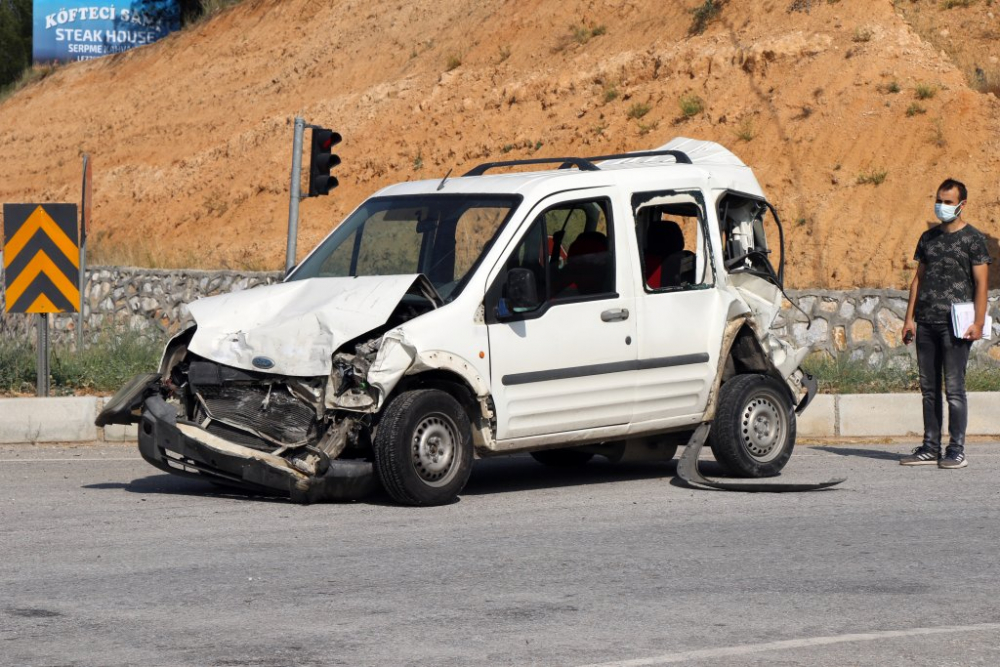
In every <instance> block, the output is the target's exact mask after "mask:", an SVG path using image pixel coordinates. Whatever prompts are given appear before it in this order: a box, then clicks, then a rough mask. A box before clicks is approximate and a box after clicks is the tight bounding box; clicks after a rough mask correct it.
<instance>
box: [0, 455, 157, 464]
mask: <svg viewBox="0 0 1000 667" xmlns="http://www.w3.org/2000/svg"><path fill="white" fill-rule="evenodd" d="M77 461H91V462H93V461H142V457H141V456H130V457H128V458H123V459H119V458H101V459H0V463H76V462H77Z"/></svg>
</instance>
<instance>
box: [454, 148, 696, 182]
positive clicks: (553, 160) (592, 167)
mask: <svg viewBox="0 0 1000 667" xmlns="http://www.w3.org/2000/svg"><path fill="white" fill-rule="evenodd" d="M667 155H669V156H670V157H672V158H674V159H675V160H676V161H677V164H691V158H690V157H688V155H687V153H684V152H683V151H670V150H662V151H638V152H636V153H614V154H611V155H595V156H594V157H540V158H532V159H530V160H504V161H502V162H484V163H483V164H481V165H479V166H476V167H473V168H472V169H470V170H469V171H467V172H465V173H464V174H462V177H463V178H464V177H465V176H482V175H483V174H485V173H486V172H487V171H488V170H490V169H495V168H497V167H519V166H522V165H527V164H558V165H559V169H569V168H570V167H576V168H577V169H579V170H580V171H600V170H601V168H600V167H598V166H597V165H596V164H594V162H598V161H601V160H623V159H628V158H635V157H661V156H667Z"/></svg>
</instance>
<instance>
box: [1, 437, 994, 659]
mask: <svg viewBox="0 0 1000 667" xmlns="http://www.w3.org/2000/svg"><path fill="white" fill-rule="evenodd" d="M906 450H907V447H904V446H903V445H873V444H849V445H848V444H845V445H837V446H826V447H800V448H799V449H798V450H797V451H796V454H795V455H794V456H793V457H792V461H791V463H790V464H789V466H788V468H787V469H786V474H785V475H783V477H785V478H786V479H788V480H807V479H820V480H822V479H827V478H830V477H834V476H842V475H846V476H847V477H848V481H847V482H846V483H845V484H844V485H842V487H841V488H839V489H837V490H832V491H824V492H815V493H806V494H780V495H779V494H743V493H732V492H720V491H696V490H691V489H688V488H684V487H683V486H681V485H680V483H679V482H678V481H677V480H675V478H674V473H675V463H666V464H654V465H648V466H637V465H633V466H612V465H609V464H602V463H596V464H591V465H590V466H588V467H587V468H585V469H584V470H582V471H576V472H568V473H566V472H563V473H559V472H552V471H550V470H548V469H545V468H543V467H541V466H539V465H538V464H536V463H534V462H533V461H532V460H531V459H530V458H527V457H523V456H521V457H513V458H507V459H500V460H493V461H481V462H478V463H477V464H476V468H475V471H474V473H473V477H472V480H471V482H470V484H469V487H468V488H467V490H466V493H465V494H464V495H463V496H462V498H461V500H460V501H459V502H458V503H455V504H453V505H450V506H447V507H440V508H430V509H410V508H401V507H395V506H392V505H391V504H389V503H388V502H387V501H385V500H384V499H381V500H380V499H375V500H374V501H372V502H369V503H356V504H340V505H314V506H309V507H303V506H296V505H291V504H289V503H287V502H284V501H280V500H274V499H266V498H253V497H240V496H233V495H223V494H219V493H218V492H217V490H216V489H214V487H211V486H209V485H208V484H205V483H202V482H200V481H197V480H186V479H182V478H175V477H171V476H168V475H165V474H162V473H160V472H159V471H158V470H156V469H154V468H152V467H150V466H148V465H146V464H145V463H144V462H143V461H141V460H140V459H138V456H137V453H136V452H135V451H134V449H133V448H131V447H125V446H109V445H94V446H78V447H29V446H22V447H9V446H8V447H0V663H2V664H3V665H108V666H111V665H170V666H174V665H199V666H200V665H215V666H223V665H255V666H272V665H296V666H299V665H301V666H309V665H352V666H354V665H455V666H466V665H555V666H565V667H579V666H582V665H600V666H601V667H610V666H611V665H623V666H631V667H638V666H640V665H642V666H645V665H665V664H681V665H722V666H724V667H728V666H735V665H769V666H773V665H822V666H834V665H836V666H838V667H841V666H844V665H885V666H891V665H900V666H902V665H906V666H907V667H909V666H911V665H933V666H935V667H938V666H943V665H956V666H958V665H961V666H963V667H964V666H968V665H990V666H993V665H997V664H1000V565H998V563H1000V559H998V555H997V554H998V547H1000V523H998V519H1000V483H998V479H1000V445H997V444H995V443H977V444H974V445H971V446H970V447H969V450H968V453H969V459H970V462H971V463H970V466H969V467H968V468H967V469H965V470H957V471H946V470H938V469H936V468H917V469H913V468H904V467H902V466H899V465H897V463H896V460H895V459H896V458H897V456H898V455H899V454H900V453H902V452H904V451H906ZM703 470H705V471H706V472H707V473H709V474H711V473H712V472H713V470H716V469H715V467H714V463H711V462H708V461H706V462H705V464H704V465H703Z"/></svg>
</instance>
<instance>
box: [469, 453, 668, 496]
mask: <svg viewBox="0 0 1000 667" xmlns="http://www.w3.org/2000/svg"><path fill="white" fill-rule="evenodd" d="M676 474H677V461H676V459H675V460H673V461H657V462H651V463H610V462H608V461H606V460H604V459H602V458H600V457H598V458H595V459H594V460H593V461H591V462H590V463H587V464H585V465H581V466H575V467H569V468H556V467H550V466H544V465H542V464H540V463H538V462H536V461H535V460H534V459H532V458H531V457H529V456H527V455H518V456H503V457H497V458H492V459H485V460H481V461H476V465H475V467H473V469H472V477H471V478H470V479H469V483H468V484H467V485H466V487H465V491H463V492H462V495H465V496H478V495H489V494H492V493H516V492H519V491H537V490H539V489H554V488H560V487H567V486H587V485H591V484H612V483H615V482H622V481H636V480H648V479H663V478H672V477H674V476H675V475H676Z"/></svg>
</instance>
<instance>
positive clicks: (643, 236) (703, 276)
mask: <svg viewBox="0 0 1000 667" xmlns="http://www.w3.org/2000/svg"><path fill="white" fill-rule="evenodd" d="M632 203H633V210H634V211H635V233H636V237H637V239H638V241H639V256H640V259H641V262H642V275H643V282H644V283H645V286H646V289H647V291H660V290H678V289H699V288H703V287H706V286H710V285H712V284H714V283H715V275H714V273H713V271H712V262H711V256H710V251H709V246H708V237H707V234H706V228H705V215H704V207H703V206H702V205H701V203H700V197H695V196H693V195H691V194H687V193H683V192H681V193H678V192H665V193H643V194H641V195H638V194H637V195H635V197H633V202H632Z"/></svg>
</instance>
